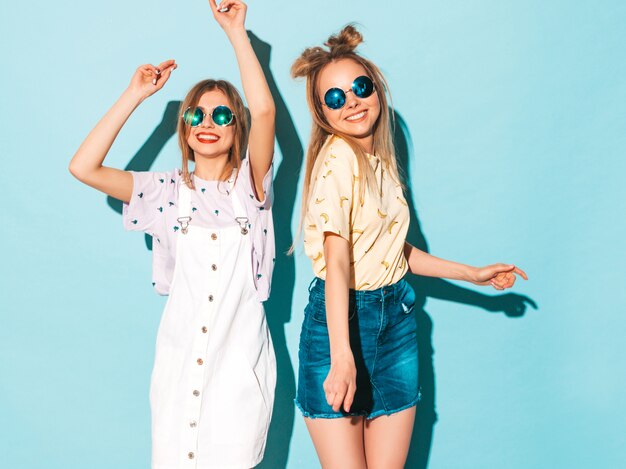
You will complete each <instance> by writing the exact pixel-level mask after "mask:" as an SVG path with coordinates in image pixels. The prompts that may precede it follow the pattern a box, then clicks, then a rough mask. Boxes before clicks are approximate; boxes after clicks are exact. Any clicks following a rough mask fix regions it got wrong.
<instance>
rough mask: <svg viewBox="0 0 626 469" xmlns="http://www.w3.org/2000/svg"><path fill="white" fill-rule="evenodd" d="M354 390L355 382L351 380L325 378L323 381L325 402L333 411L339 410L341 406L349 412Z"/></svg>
mask: <svg viewBox="0 0 626 469" xmlns="http://www.w3.org/2000/svg"><path fill="white" fill-rule="evenodd" d="M355 392H356V384H355V383H354V382H352V381H350V382H345V381H344V382H333V380H332V379H327V380H326V381H325V382H324V393H325V395H326V402H327V403H328V405H329V406H331V407H332V408H333V411H335V412H339V411H340V410H341V408H342V407H343V409H344V410H345V411H346V412H350V407H352V403H353V402H354V394H355Z"/></svg>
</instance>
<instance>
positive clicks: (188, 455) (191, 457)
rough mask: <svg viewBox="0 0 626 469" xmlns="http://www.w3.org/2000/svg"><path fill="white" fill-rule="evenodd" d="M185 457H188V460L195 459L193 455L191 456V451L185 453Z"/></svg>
mask: <svg viewBox="0 0 626 469" xmlns="http://www.w3.org/2000/svg"><path fill="white" fill-rule="evenodd" d="M187 457H188V458H189V459H193V458H195V457H196V455H195V454H193V453H192V452H191V451H189V453H187Z"/></svg>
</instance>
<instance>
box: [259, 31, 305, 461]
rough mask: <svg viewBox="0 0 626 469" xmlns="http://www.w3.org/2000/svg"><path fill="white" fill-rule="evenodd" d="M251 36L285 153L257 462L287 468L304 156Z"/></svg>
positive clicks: (262, 45) (278, 177) (265, 58)
mask: <svg viewBox="0 0 626 469" xmlns="http://www.w3.org/2000/svg"><path fill="white" fill-rule="evenodd" d="M248 36H249V37H250V42H251V43H252V48H253V49H254V52H255V53H256V56H257V57H258V58H259V62H260V63H261V67H262V68H263V73H264V74H265V78H266V79H267V83H268V85H269V87H270V91H271V92H272V96H273V98H274V103H275V105H276V140H277V142H278V146H279V147H280V152H281V154H282V155H283V160H282V162H281V163H280V166H279V167H278V169H277V171H276V174H275V177H274V187H275V188H276V189H275V192H276V197H274V201H273V204H272V212H273V215H274V226H275V227H276V229H275V237H276V264H275V265H274V275H273V277H272V294H271V296H270V298H269V300H267V301H266V302H265V313H266V315H267V321H268V325H269V328H270V332H271V334H272V340H273V342H274V350H275V352H276V364H277V368H278V370H277V371H278V376H277V381H276V398H275V400H274V411H273V413H272V423H271V425H270V430H269V435H268V439H267V446H266V449H265V457H264V458H263V461H262V462H261V464H260V465H259V466H257V468H263V469H282V468H285V467H287V458H288V456H289V444H290V442H291V436H292V434H293V423H294V413H295V408H294V404H293V398H294V397H295V395H296V381H295V376H294V369H293V364H292V363H291V358H290V356H289V351H288V350H287V339H286V337H285V325H286V324H287V323H288V322H289V321H291V305H292V301H293V291H294V286H295V280H296V266H295V259H294V256H287V255H285V253H286V251H287V250H288V249H289V247H290V246H291V244H292V243H293V234H292V232H291V217H292V214H293V209H294V203H295V201H296V198H297V189H298V179H299V178H300V168H301V167H302V161H303V159H304V149H303V147H302V142H301V141H300V137H299V136H298V132H297V131H296V126H295V124H294V122H293V119H292V118H291V115H290V114H289V110H288V109H287V105H286V104H285V100H284V99H283V97H282V96H281V94H280V92H279V91H278V87H277V86H276V81H275V80H274V76H273V74H272V71H271V70H270V66H269V63H270V52H271V47H270V45H269V44H267V43H266V42H263V41H261V40H260V39H259V38H258V37H256V36H255V35H254V34H253V33H252V32H250V31H249V32H248Z"/></svg>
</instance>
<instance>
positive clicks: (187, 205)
mask: <svg viewBox="0 0 626 469" xmlns="http://www.w3.org/2000/svg"><path fill="white" fill-rule="evenodd" d="M177 220H178V223H179V224H180V231H181V232H182V233H183V234H187V228H188V227H189V222H190V221H191V189H189V187H188V186H187V184H185V182H184V181H182V180H181V181H180V183H179V186H178V219H177Z"/></svg>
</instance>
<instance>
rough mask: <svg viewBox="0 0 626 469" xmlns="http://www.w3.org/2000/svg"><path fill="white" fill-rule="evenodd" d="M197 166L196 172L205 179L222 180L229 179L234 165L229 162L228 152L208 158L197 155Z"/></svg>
mask: <svg viewBox="0 0 626 469" xmlns="http://www.w3.org/2000/svg"><path fill="white" fill-rule="evenodd" d="M195 158H196V166H195V168H194V170H193V172H194V174H195V175H196V176H198V177H199V178H200V179H204V180H205V181H220V180H225V179H228V177H229V176H230V171H231V170H232V167H231V165H230V163H229V162H228V154H225V155H220V156H217V157H212V158H207V157H205V156H202V155H195Z"/></svg>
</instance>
